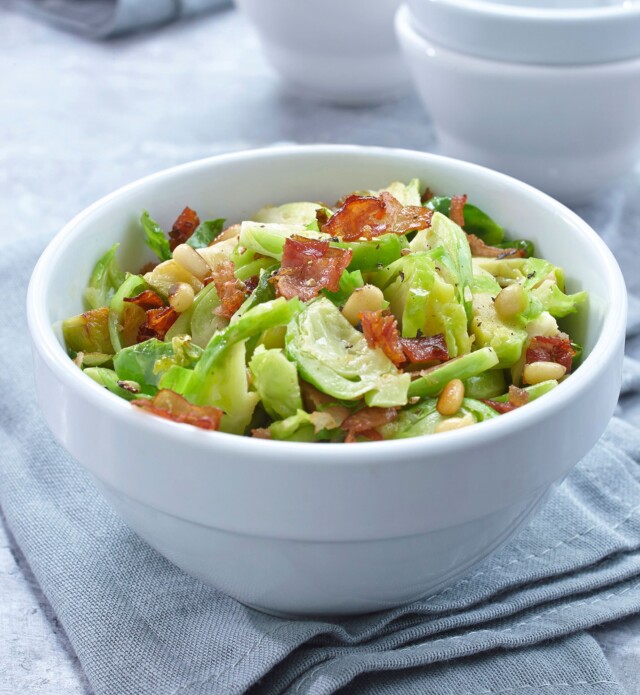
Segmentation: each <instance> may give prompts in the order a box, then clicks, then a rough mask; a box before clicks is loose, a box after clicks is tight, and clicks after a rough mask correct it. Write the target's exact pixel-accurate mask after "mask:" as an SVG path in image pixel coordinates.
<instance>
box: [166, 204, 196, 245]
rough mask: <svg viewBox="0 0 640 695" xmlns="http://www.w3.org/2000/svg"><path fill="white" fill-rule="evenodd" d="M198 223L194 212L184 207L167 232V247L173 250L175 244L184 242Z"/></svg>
mask: <svg viewBox="0 0 640 695" xmlns="http://www.w3.org/2000/svg"><path fill="white" fill-rule="evenodd" d="M199 224H200V218H199V217H198V215H197V214H196V212H195V211H194V210H192V209H191V208H189V207H186V208H185V209H184V210H183V211H182V212H181V213H180V215H179V216H178V219H177V220H176V221H175V222H174V223H173V227H172V228H171V231H170V232H169V248H170V249H171V250H172V251H173V250H174V249H175V247H176V246H180V244H184V243H185V241H187V239H189V237H190V236H191V235H192V234H193V233H194V232H195V231H196V229H197V227H198V225H199Z"/></svg>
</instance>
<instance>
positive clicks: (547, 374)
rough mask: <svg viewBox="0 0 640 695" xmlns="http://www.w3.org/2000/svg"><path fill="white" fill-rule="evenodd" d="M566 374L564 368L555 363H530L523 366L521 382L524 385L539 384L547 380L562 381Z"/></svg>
mask: <svg viewBox="0 0 640 695" xmlns="http://www.w3.org/2000/svg"><path fill="white" fill-rule="evenodd" d="M566 373H567V370H566V368H565V367H564V366H563V365H561V364H558V363H557V362H531V364H525V366H524V371H523V372H522V380H523V382H524V383H525V384H539V383H540V382H541V381H548V380H549V379H562V377H563V376H564V375H565V374H566Z"/></svg>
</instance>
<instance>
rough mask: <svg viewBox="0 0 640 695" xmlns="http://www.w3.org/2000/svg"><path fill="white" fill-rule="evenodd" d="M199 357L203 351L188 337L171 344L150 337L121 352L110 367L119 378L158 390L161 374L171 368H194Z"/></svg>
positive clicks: (174, 339)
mask: <svg viewBox="0 0 640 695" xmlns="http://www.w3.org/2000/svg"><path fill="white" fill-rule="evenodd" d="M201 354H202V349H201V348H199V347H198V346H197V345H193V344H192V343H191V339H190V338H189V336H177V337H175V338H173V340H172V341H171V342H170V343H165V342H162V341H161V340H156V339H155V338H151V339H150V340H145V341H144V342H142V343H137V344H135V345H131V346H130V347H126V348H123V349H122V350H120V352H118V353H117V354H116V356H115V357H114V358H113V366H114V368H115V370H116V373H117V375H118V378H119V379H125V380H127V381H137V382H138V383H139V384H140V385H141V386H143V387H144V386H155V387H157V386H158V385H159V382H160V377H161V375H162V373H163V372H165V371H167V370H168V369H169V368H170V367H172V366H173V365H178V366H180V367H193V366H194V365H195V363H196V362H197V361H198V359H199V358H200V355H201Z"/></svg>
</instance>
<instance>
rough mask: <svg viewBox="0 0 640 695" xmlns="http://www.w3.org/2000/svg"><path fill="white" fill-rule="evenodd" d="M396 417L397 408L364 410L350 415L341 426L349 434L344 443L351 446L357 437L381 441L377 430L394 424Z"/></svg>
mask: <svg viewBox="0 0 640 695" xmlns="http://www.w3.org/2000/svg"><path fill="white" fill-rule="evenodd" d="M396 417H398V411H397V410H396V409H395V408H362V410H358V412H356V413H354V414H353V415H349V417H348V418H347V419H346V420H345V421H344V422H343V423H342V425H340V427H341V428H342V429H343V430H346V432H347V436H346V438H345V440H344V441H345V442H347V443H349V444H350V443H352V442H355V441H356V436H357V435H361V436H363V437H367V439H375V440H380V439H382V435H381V434H380V432H378V430H377V429H376V428H377V427H380V426H382V425H385V424H386V423H387V422H393V420H395V419H396Z"/></svg>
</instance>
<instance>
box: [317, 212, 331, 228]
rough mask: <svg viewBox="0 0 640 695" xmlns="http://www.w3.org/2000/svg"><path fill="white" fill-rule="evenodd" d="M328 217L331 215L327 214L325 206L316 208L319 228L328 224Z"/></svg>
mask: <svg viewBox="0 0 640 695" xmlns="http://www.w3.org/2000/svg"><path fill="white" fill-rule="evenodd" d="M328 219H329V215H327V211H326V209H325V208H318V209H317V210H316V222H317V223H318V229H322V227H323V226H324V225H325V224H327V220H328Z"/></svg>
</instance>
